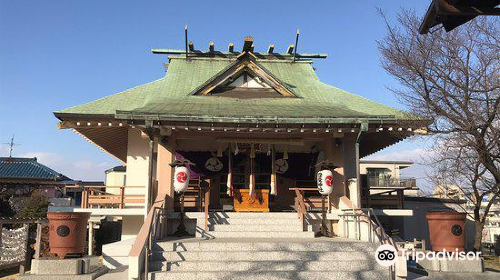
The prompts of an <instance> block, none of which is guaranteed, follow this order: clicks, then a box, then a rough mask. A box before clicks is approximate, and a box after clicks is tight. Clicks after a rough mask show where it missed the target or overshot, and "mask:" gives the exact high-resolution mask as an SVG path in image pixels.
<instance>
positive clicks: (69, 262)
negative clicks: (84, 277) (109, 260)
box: [31, 256, 99, 275]
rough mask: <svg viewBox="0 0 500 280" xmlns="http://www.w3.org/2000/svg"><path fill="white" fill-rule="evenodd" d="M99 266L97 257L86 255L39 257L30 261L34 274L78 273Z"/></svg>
mask: <svg viewBox="0 0 500 280" xmlns="http://www.w3.org/2000/svg"><path fill="white" fill-rule="evenodd" d="M98 268H99V257H96V256H86V257H82V258H74V259H62V260H61V259H58V258H49V257H47V258H40V259H33V260H32V261H31V273H32V274H35V275H79V274H88V273H92V272H94V271H96V270H97V269H98Z"/></svg>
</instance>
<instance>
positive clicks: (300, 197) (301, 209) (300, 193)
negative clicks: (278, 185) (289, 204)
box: [289, 188, 317, 221]
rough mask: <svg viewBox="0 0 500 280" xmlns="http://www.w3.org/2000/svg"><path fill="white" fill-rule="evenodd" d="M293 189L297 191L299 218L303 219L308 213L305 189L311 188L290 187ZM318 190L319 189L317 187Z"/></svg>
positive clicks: (296, 201) (296, 204) (296, 202)
mask: <svg viewBox="0 0 500 280" xmlns="http://www.w3.org/2000/svg"><path fill="white" fill-rule="evenodd" d="M289 190H291V191H295V196H296V197H295V210H296V211H297V214H298V215H299V219H300V220H301V221H303V220H304V217H305V215H306V214H307V208H306V204H305V202H304V193H303V192H304V191H309V190H311V188H289ZM316 191H317V189H316Z"/></svg>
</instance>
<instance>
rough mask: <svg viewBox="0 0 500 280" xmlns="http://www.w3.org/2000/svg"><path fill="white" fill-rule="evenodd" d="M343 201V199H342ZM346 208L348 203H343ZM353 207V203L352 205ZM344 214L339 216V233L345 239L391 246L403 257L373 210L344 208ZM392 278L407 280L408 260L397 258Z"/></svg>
mask: <svg viewBox="0 0 500 280" xmlns="http://www.w3.org/2000/svg"><path fill="white" fill-rule="evenodd" d="M341 201H342V198H341ZM343 204H345V205H346V206H348V205H349V203H348V202H346V201H345V199H344V201H343ZM351 206H352V203H351ZM342 211H343V212H344V213H343V214H340V215H339V218H340V220H339V232H342V233H343V237H345V238H351V239H356V240H362V241H368V242H372V243H380V244H381V245H382V244H390V245H392V246H393V247H394V248H395V249H396V250H397V251H398V254H399V255H401V253H402V251H401V250H400V249H401V248H399V246H398V245H397V244H396V242H394V240H393V239H392V238H391V237H390V236H389V235H388V234H387V233H386V232H385V230H384V228H383V226H382V224H381V223H380V221H379V220H378V218H377V215H375V212H374V211H373V209H372V208H354V207H353V208H351V209H349V208H344V209H342ZM390 272H391V277H394V278H396V279H406V277H407V275H408V272H407V264H406V259H403V258H402V257H399V258H397V260H396V263H395V265H394V266H391V267H390Z"/></svg>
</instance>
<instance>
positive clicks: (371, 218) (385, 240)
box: [339, 208, 399, 279]
mask: <svg viewBox="0 0 500 280" xmlns="http://www.w3.org/2000/svg"><path fill="white" fill-rule="evenodd" d="M342 211H344V212H347V211H352V212H353V213H347V214H340V215H339V217H355V222H356V227H355V229H356V231H358V227H359V231H361V221H360V219H359V218H360V217H361V216H364V217H366V218H367V219H368V221H367V223H368V226H369V230H368V233H369V236H368V240H369V242H372V243H373V238H372V233H373V234H376V235H378V234H377V229H379V230H380V236H379V240H380V244H390V245H392V246H393V247H394V248H395V249H396V250H397V251H398V252H399V246H398V245H397V244H396V242H394V239H392V237H390V236H389V235H388V234H387V233H386V232H385V230H384V227H383V226H382V223H380V220H379V219H378V217H377V215H376V214H375V211H373V208H357V209H354V208H352V209H342ZM365 211H366V213H365ZM345 222H346V220H345V219H344V224H345ZM372 223H374V224H375V226H376V228H374V227H373V224H372ZM343 228H344V236H347V235H346V234H345V230H346V228H347V227H346V226H344V227H343ZM356 237H357V239H358V240H359V239H361V234H359V235H358V232H357V233H356ZM389 271H390V275H391V278H392V279H394V278H395V265H391V266H390V267H389Z"/></svg>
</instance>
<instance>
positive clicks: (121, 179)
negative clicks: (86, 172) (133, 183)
mask: <svg viewBox="0 0 500 280" xmlns="http://www.w3.org/2000/svg"><path fill="white" fill-rule="evenodd" d="M104 173H105V174H106V178H105V180H104V184H105V185H106V186H126V185H127V184H126V178H127V167H126V166H124V165H119V166H115V167H113V168H110V169H108V170H106V171H104Z"/></svg>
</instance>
